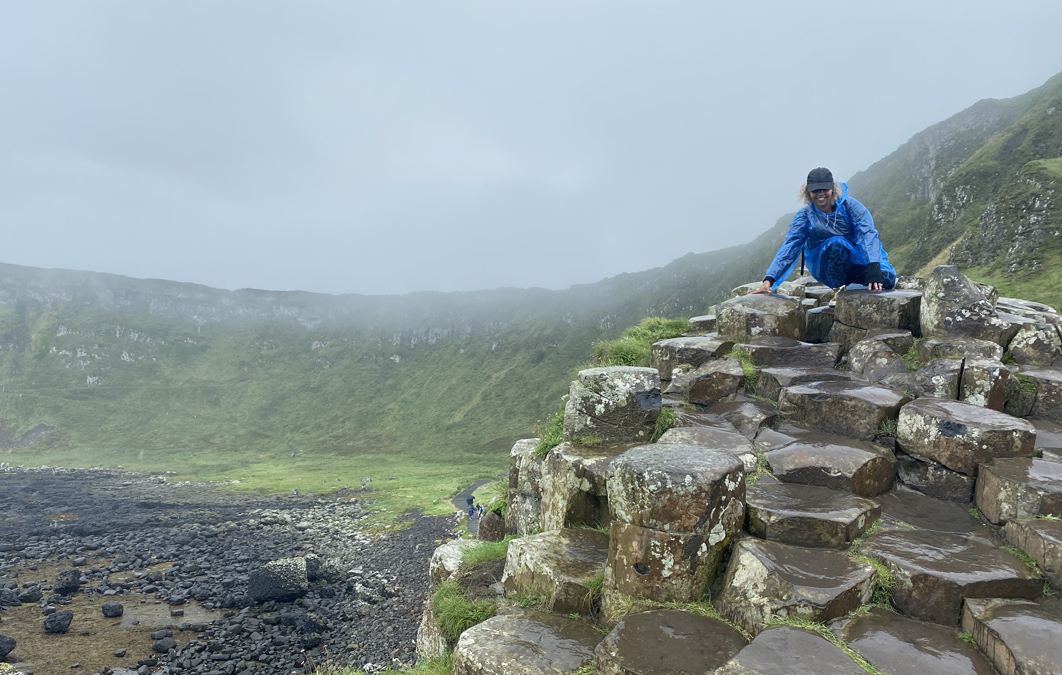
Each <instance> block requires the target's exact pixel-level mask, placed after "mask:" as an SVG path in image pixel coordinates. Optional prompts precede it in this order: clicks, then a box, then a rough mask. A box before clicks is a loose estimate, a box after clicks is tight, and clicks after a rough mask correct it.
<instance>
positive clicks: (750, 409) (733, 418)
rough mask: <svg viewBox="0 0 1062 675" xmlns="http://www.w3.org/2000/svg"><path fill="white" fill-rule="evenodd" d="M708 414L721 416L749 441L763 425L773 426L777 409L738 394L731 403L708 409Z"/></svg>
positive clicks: (766, 403) (716, 405) (719, 404)
mask: <svg viewBox="0 0 1062 675" xmlns="http://www.w3.org/2000/svg"><path fill="white" fill-rule="evenodd" d="M708 412H709V413H713V414H716V415H720V416H722V417H723V419H725V420H727V421H728V422H730V423H731V424H733V425H734V427H735V428H736V429H737V430H738V431H739V432H741V433H742V434H743V435H744V436H745V437H746V438H748V439H750V440H751V439H753V438H756V434H757V433H759V430H760V429H761V428H763V426H764V425H769V424H774V420H775V418H776V417H777V416H778V409H777V408H776V407H775V406H774V405H772V404H771V403H768V402H767V401H758V400H756V399H752V398H747V397H744V396H742V395H740V394H739V395H737V396H736V397H734V400H733V401H725V402H723V403H716V404H715V405H713V406H712V407H711V408H708Z"/></svg>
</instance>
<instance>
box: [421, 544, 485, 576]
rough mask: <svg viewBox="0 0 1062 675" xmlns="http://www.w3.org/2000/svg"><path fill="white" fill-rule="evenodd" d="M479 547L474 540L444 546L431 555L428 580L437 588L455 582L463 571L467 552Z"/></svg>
mask: <svg viewBox="0 0 1062 675" xmlns="http://www.w3.org/2000/svg"><path fill="white" fill-rule="evenodd" d="M478 545H479V542H477V541H476V540H474V539H454V540H452V541H448V542H446V543H445V544H442V545H441V546H439V547H438V548H436V549H435V552H434V553H432V554H431V561H430V562H429V563H428V579H429V580H430V582H431V587H432V588H435V587H437V586H439V585H440V584H443V583H445V582H447V581H453V580H454V579H455V578H456V577H457V574H458V573H459V572H460V571H461V564H462V559H463V558H464V555H465V551H467V550H468V549H470V548H475V547H476V546H478Z"/></svg>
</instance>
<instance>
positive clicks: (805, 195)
mask: <svg viewBox="0 0 1062 675" xmlns="http://www.w3.org/2000/svg"><path fill="white" fill-rule="evenodd" d="M830 196H831V197H833V201H832V202H830V204H831V205H832V204H836V203H837V200H838V199H840V197H841V184H840V183H834V184H833V192H832V193H831V194H830ZM800 201H802V202H804V203H805V204H810V203H811V193H810V192H808V184H807V183H804V184H803V185H801V186H800Z"/></svg>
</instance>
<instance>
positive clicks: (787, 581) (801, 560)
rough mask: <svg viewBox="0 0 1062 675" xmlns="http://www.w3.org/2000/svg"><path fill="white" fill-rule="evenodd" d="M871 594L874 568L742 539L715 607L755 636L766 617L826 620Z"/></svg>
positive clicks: (836, 555) (834, 554)
mask: <svg viewBox="0 0 1062 675" xmlns="http://www.w3.org/2000/svg"><path fill="white" fill-rule="evenodd" d="M873 593H874V568H873V567H871V566H870V565H864V564H861V563H858V562H856V561H854V560H853V559H851V558H849V557H848V556H847V555H845V554H844V553H841V552H840V551H831V550H828V549H817V548H816V549H812V548H801V547H798V546H789V545H787V544H780V543H778V542H773V541H763V540H761V539H754V538H745V539H741V540H740V541H738V542H737V544H736V545H735V546H734V552H733V554H732V555H731V556H730V563H729V565H728V567H727V572H726V578H725V579H724V580H723V588H722V591H721V592H720V594H719V597H718V599H717V600H716V603H715V605H716V609H717V610H718V611H719V613H720V615H722V616H723V618H725V619H729V620H730V621H733V622H734V623H736V624H737V625H739V626H741V627H742V628H744V629H745V630H747V631H749V632H750V633H752V634H753V635H755V634H756V633H759V632H760V631H761V630H763V628H764V624H765V623H766V622H767V620H768V619H769V618H771V617H772V616H777V617H780V618H786V617H793V618H802V619H808V620H810V621H829V620H830V619H835V618H837V617H839V616H844V615H845V614H847V613H848V612H850V611H852V610H853V609H855V608H856V607H859V606H860V605H862V604H864V603H866V602H868V601H869V600H870V597H871V596H872V595H873Z"/></svg>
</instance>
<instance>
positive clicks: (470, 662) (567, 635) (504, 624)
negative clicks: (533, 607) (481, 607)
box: [451, 612, 601, 675]
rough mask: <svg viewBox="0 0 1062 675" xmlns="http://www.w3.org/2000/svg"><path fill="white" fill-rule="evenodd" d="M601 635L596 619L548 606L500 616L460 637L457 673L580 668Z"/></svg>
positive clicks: (537, 674) (527, 673)
mask: <svg viewBox="0 0 1062 675" xmlns="http://www.w3.org/2000/svg"><path fill="white" fill-rule="evenodd" d="M600 642H601V635H600V633H598V632H597V630H596V629H594V627H593V626H591V625H590V624H588V623H586V622H583V621H575V620H573V619H569V618H566V617H563V616H558V615H556V614H546V613H544V612H518V613H513V614H506V615H501V616H495V617H493V618H491V619H487V620H486V621H484V622H483V623H481V624H478V625H475V626H472V627H471V628H469V629H468V630H466V631H465V632H464V633H462V634H461V638H460V639H459V640H458V641H457V647H456V648H455V649H454V653H453V670H452V671H451V672H452V673H453V675H542V674H543V673H558V674H559V673H574V672H575V671H576V670H578V669H579V668H582V667H583V666H584V665H586V664H588V663H590V661H591V659H593V657H594V648H595V647H597V645H598V643H600Z"/></svg>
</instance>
